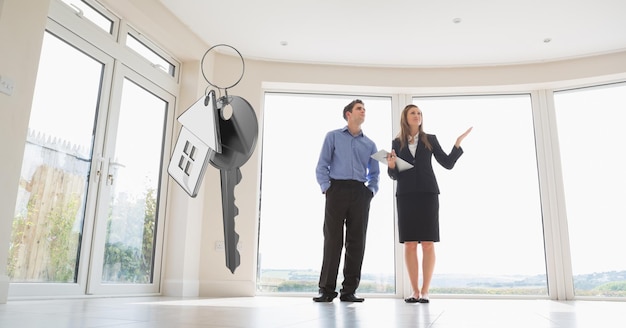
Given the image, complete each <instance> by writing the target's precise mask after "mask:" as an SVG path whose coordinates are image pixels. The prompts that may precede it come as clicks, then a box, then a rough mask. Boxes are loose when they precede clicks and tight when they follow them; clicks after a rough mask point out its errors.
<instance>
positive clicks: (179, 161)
mask: <svg viewBox="0 0 626 328" xmlns="http://www.w3.org/2000/svg"><path fill="white" fill-rule="evenodd" d="M218 120H219V110H218V108H217V104H216V99H215V91H214V90H211V91H210V92H209V93H208V94H207V95H206V96H203V97H201V98H200V99H198V100H197V101H196V102H195V103H194V104H193V105H191V106H190V107H189V108H188V109H187V110H186V111H185V112H184V113H182V114H181V115H180V116H179V117H178V121H179V122H180V124H182V128H181V130H180V133H179V135H178V140H177V141H176V146H175V147H174V153H173V154H172V158H171V159H170V164H169V166H168V168H167V172H168V173H169V175H170V176H171V177H172V178H173V179H174V180H175V181H176V182H177V183H178V184H179V185H180V186H181V187H182V188H183V189H184V190H185V192H187V194H189V196H191V197H196V195H197V194H198V190H199V188H200V184H201V182H202V177H203V176H204V172H205V170H206V167H207V165H208V164H209V154H210V149H212V150H213V151H215V152H217V153H221V152H222V144H221V140H220V131H219V126H218V124H219V121H218Z"/></svg>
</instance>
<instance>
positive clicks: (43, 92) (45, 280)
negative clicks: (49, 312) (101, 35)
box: [7, 24, 113, 296]
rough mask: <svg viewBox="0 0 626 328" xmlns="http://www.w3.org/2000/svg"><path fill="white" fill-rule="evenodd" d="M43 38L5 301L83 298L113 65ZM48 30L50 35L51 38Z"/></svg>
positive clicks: (56, 31) (73, 45) (74, 40)
mask: <svg viewBox="0 0 626 328" xmlns="http://www.w3.org/2000/svg"><path fill="white" fill-rule="evenodd" d="M49 28H51V30H49V31H48V32H46V33H45V34H44V39H43V45H42V51H41V57H40V63H39V70H38V75H37V82H36V86H35V93H34V97H33V103H32V109H31V114H30V122H29V131H28V136H27V139H26V145H25V151H24V158H23V162H22V172H21V175H20V182H19V186H18V188H17V192H18V198H17V202H16V206H15V216H14V219H13V227H12V234H11V243H10V245H9V263H8V270H7V272H8V276H9V279H10V282H11V288H10V296H41V295H75V294H84V293H85V288H86V287H85V286H86V273H87V271H88V264H89V260H88V259H89V254H90V243H89V242H85V241H87V240H90V238H91V231H92V225H91V223H92V220H91V219H90V218H91V217H92V215H90V213H93V211H94V208H95V199H96V197H97V193H96V192H95V189H96V187H97V185H98V183H99V175H98V174H97V172H96V170H95V169H94V165H93V164H94V162H95V161H96V158H97V156H96V155H94V154H98V153H100V152H101V149H100V148H99V145H100V144H101V140H102V137H103V131H102V129H101V128H98V124H97V122H100V121H103V120H104V118H105V117H106V116H105V114H106V111H105V110H101V109H102V108H105V107H106V102H105V99H107V97H106V95H104V93H105V92H106V91H103V90H101V85H102V84H103V81H110V79H111V76H112V74H113V73H112V72H113V70H112V67H113V59H112V58H110V57H109V56H107V55H106V54H104V53H103V52H101V51H100V50H98V49H96V48H95V47H93V46H91V45H90V44H88V43H86V42H84V41H83V40H82V39H80V38H78V37H76V36H75V35H73V34H72V33H68V32H67V31H65V30H63V29H61V28H58V26H56V25H55V24H51V25H50V26H49ZM51 31H52V32H51Z"/></svg>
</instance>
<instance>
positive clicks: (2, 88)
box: [0, 75, 15, 96]
mask: <svg viewBox="0 0 626 328" xmlns="http://www.w3.org/2000/svg"><path fill="white" fill-rule="evenodd" d="M13 88H15V83H14V82H13V80H11V79H10V78H8V77H6V76H2V75H0V92H2V93H6V94H7V95H9V96H10V95H12V94H13Z"/></svg>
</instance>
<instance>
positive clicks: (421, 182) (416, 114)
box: [387, 104, 472, 303]
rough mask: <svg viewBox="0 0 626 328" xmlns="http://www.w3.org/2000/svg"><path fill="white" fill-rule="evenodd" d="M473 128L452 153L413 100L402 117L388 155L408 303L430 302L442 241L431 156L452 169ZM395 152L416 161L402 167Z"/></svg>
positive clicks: (457, 142) (410, 160) (437, 196)
mask: <svg viewBox="0 0 626 328" xmlns="http://www.w3.org/2000/svg"><path fill="white" fill-rule="evenodd" d="M470 131H472V128H469V129H467V131H465V133H463V134H462V135H460V136H459V137H458V138H457V139H456V143H455V144H454V147H453V148H452V151H451V152H450V154H449V155H448V154H446V153H445V152H444V151H443V150H442V149H441V146H440V145H439V141H437V137H436V136H435V135H433V134H426V133H424V129H423V126H422V111H421V110H420V109H419V108H418V107H417V106H416V105H413V104H410V105H407V106H406V107H405V108H404V110H403V111H402V116H401V119H400V133H399V134H398V136H397V137H396V138H395V139H394V140H393V141H392V150H391V153H389V154H388V155H387V162H388V164H389V167H388V170H387V172H388V173H389V176H390V177H391V178H392V179H393V180H396V181H397V186H396V202H397V210H398V235H399V239H400V243H402V244H404V261H405V263H406V268H407V272H408V275H409V280H410V282H411V288H412V289H413V294H412V295H411V296H410V297H408V298H406V299H405V300H404V301H405V302H407V303H418V302H419V303H428V302H429V297H428V289H429V287H430V281H431V279H432V276H433V270H434V268H435V242H439V186H438V184H437V179H436V178H435V173H434V171H433V166H432V157H433V156H434V157H435V159H436V160H437V162H438V163H439V164H440V165H441V166H443V167H445V168H446V169H452V168H453V167H454V164H455V163H456V161H457V160H458V159H459V157H461V155H462V154H463V149H462V148H461V141H463V139H464V138H465V137H466V136H467V135H468V134H469V133H470ZM396 156H398V157H400V158H401V159H403V160H405V161H407V162H409V163H410V164H412V165H413V167H412V168H410V169H406V170H403V171H400V170H399V169H398V167H397V166H396ZM418 244H421V246H422V257H423V258H422V271H423V274H422V276H423V282H422V288H421V289H420V288H419V284H418V275H419V256H418V252H417V245H418Z"/></svg>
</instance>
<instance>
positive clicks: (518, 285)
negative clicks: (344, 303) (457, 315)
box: [258, 270, 626, 297]
mask: <svg viewBox="0 0 626 328" xmlns="http://www.w3.org/2000/svg"><path fill="white" fill-rule="evenodd" d="M318 278H319V272H318V271H315V270H262V271H261V274H260V279H259V287H258V288H259V291H262V292H279V293H280V292H317V281H318ZM574 289H575V294H576V295H577V296H597V297H626V271H610V272H599V273H591V274H584V275H577V276H574ZM359 292H361V293H382V294H386V293H388V294H394V293H395V285H394V277H393V275H384V276H381V275H376V276H374V275H368V274H363V276H362V277H361V285H360V287H359ZM431 293H432V294H466V295H469V294H472V295H538V296H544V295H547V294H548V286H547V280H546V276H545V275H543V274H538V275H533V276H527V275H469V274H466V275H464V274H435V276H434V277H433V282H432V285H431Z"/></svg>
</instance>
